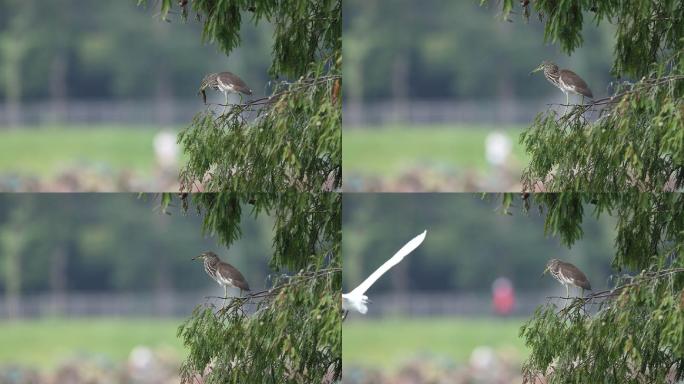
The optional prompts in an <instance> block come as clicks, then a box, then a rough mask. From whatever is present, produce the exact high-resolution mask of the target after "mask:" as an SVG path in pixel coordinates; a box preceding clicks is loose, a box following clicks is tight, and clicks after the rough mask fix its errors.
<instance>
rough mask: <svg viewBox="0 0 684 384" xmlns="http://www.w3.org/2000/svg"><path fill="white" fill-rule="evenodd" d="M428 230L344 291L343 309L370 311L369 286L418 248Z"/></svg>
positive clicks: (360, 311)
mask: <svg viewBox="0 0 684 384" xmlns="http://www.w3.org/2000/svg"><path fill="white" fill-rule="evenodd" d="M426 233H427V231H423V233H421V234H420V235H418V236H416V237H414V238H413V239H411V241H409V242H408V243H406V245H404V246H403V247H401V249H400V250H399V251H397V253H395V254H394V256H392V257H391V258H390V259H389V260H387V261H385V263H384V264H383V265H381V266H380V268H378V269H376V270H375V272H373V273H372V274H371V275H370V276H368V278H366V280H364V281H363V283H361V284H360V285H359V286H358V287H356V288H354V289H353V290H352V291H351V292H349V293H343V294H342V310H344V311H345V313H346V312H348V311H350V310H354V311H357V312H359V313H361V314H365V313H366V312H368V307H367V306H366V304H368V297H367V296H366V295H364V293H366V291H367V290H368V288H370V287H371V285H373V284H374V283H375V282H376V281H377V280H378V279H379V278H380V276H382V275H383V274H384V273H385V272H387V271H388V270H389V269H390V268H392V267H394V266H395V265H397V264H399V262H400V261H401V260H403V259H404V257H406V255H408V254H409V253H411V252H412V251H413V250H414V249H416V248H418V246H419V245H420V244H421V243H422V242H423V240H425V234H426Z"/></svg>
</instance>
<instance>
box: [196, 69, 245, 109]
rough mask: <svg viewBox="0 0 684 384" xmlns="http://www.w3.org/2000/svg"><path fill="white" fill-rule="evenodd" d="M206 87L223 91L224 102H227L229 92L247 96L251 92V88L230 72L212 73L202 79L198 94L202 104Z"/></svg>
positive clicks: (205, 95) (205, 99)
mask: <svg viewBox="0 0 684 384" xmlns="http://www.w3.org/2000/svg"><path fill="white" fill-rule="evenodd" d="M207 88H211V89H214V90H217V91H219V92H221V93H223V96H225V98H226V104H228V94H229V93H236V94H245V95H248V96H249V95H251V94H252V90H251V89H250V88H249V87H248V86H247V84H245V82H244V81H242V79H241V78H239V77H238V76H237V75H235V74H233V73H231V72H220V73H212V74H209V75H207V76H205V77H204V79H202V84H201V85H200V90H199V93H198V94H200V95H202V100H204V104H206V103H207V93H206V89H207Z"/></svg>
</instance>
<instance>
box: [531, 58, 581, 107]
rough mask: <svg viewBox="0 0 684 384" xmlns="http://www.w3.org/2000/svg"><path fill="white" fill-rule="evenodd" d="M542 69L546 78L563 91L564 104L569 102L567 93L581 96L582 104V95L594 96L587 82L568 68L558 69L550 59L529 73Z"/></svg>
mask: <svg viewBox="0 0 684 384" xmlns="http://www.w3.org/2000/svg"><path fill="white" fill-rule="evenodd" d="M542 70H543V71H544V76H545V77H546V79H547V80H548V81H549V82H550V83H551V84H553V85H555V86H556V87H557V88H558V89H560V90H561V91H563V93H565V104H566V109H567V105H569V104H570V95H569V93H574V94H576V95H580V96H582V104H584V97H585V96H586V97H588V98H590V99H592V98H594V94H593V93H591V89H589V86H588V85H587V83H586V82H585V81H584V80H582V78H581V77H579V75H577V74H576V73H575V72H573V71H571V70H569V69H558V66H557V65H556V64H554V63H552V62H550V61H543V62H542V63H541V64H540V65H539V66H538V67H537V68H535V69H534V70H533V71H532V72H530V75H531V74H533V73H535V72H539V71H542Z"/></svg>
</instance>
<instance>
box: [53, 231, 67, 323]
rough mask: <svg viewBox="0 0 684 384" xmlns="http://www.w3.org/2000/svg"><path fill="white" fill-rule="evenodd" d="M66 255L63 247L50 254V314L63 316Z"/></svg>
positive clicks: (65, 287) (65, 286)
mask: <svg viewBox="0 0 684 384" xmlns="http://www.w3.org/2000/svg"><path fill="white" fill-rule="evenodd" d="M67 262H68V255H67V252H66V250H65V247H64V246H63V245H60V246H58V247H57V248H56V249H55V251H54V253H53V254H52V260H51V263H50V291H51V293H52V298H51V299H52V302H51V310H50V312H51V314H52V315H62V314H64V304H65V301H66V289H67Z"/></svg>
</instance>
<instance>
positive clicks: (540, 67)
mask: <svg viewBox="0 0 684 384" xmlns="http://www.w3.org/2000/svg"><path fill="white" fill-rule="evenodd" d="M542 69H544V66H543V65H540V66H538V67H537V68H535V69H534V70H532V72H530V75H532V74H533V73H535V72H539V71H541V70H542Z"/></svg>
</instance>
